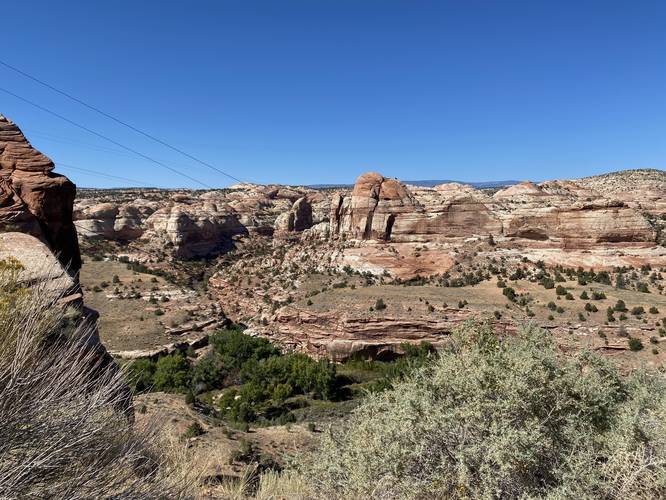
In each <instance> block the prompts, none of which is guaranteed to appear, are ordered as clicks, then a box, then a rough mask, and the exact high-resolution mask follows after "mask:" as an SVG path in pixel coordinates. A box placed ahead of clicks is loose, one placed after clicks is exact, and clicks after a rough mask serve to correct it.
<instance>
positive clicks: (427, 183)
mask: <svg viewBox="0 0 666 500" xmlns="http://www.w3.org/2000/svg"><path fill="white" fill-rule="evenodd" d="M400 182H402V183H403V184H411V185H413V186H421V187H434V186H437V185H439V184H450V183H452V182H456V183H458V184H467V185H469V186H472V187H475V188H477V189H489V188H502V187H506V186H513V185H514V184H519V183H520V181H486V182H463V181H452V180H448V179H441V180H435V179H432V180H421V181H403V180H402V179H401V180H400ZM306 187H309V188H312V189H336V188H340V189H351V188H353V187H354V185H353V184H310V185H308V186H306Z"/></svg>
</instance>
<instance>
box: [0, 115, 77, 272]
mask: <svg viewBox="0 0 666 500" xmlns="http://www.w3.org/2000/svg"><path fill="white" fill-rule="evenodd" d="M53 168H54V165H53V162H52V161H51V160H50V159H49V158H48V157H46V156H45V155H44V154H42V153H41V152H39V151H37V150H36V149H34V148H33V147H32V146H31V145H30V143H29V142H28V141H27V139H26V138H25V136H24V135H23V133H22V132H21V130H20V129H19V128H18V127H17V126H16V125H15V124H14V123H13V122H12V121H10V120H9V119H7V118H5V117H4V116H2V115H0V225H1V226H2V227H3V228H4V230H5V231H6V230H12V229H13V230H18V231H21V232H26V233H28V234H32V235H34V236H36V237H38V238H40V239H41V240H42V241H44V242H45V243H46V244H47V245H48V246H49V248H50V249H51V250H52V251H53V252H54V253H55V254H56V256H57V257H58V260H59V261H60V262H61V263H62V265H63V266H65V268H66V269H67V270H68V272H70V273H71V274H72V275H75V274H76V273H77V272H78V270H79V269H80V268H81V255H80V253H79V245H78V240H77V236H76V229H75V227H74V223H73V216H72V215H73V214H72V210H73V206H74V197H75V196H76V187H75V186H74V184H73V183H72V182H71V181H70V180H69V179H67V177H64V176H62V175H58V174H55V173H53Z"/></svg>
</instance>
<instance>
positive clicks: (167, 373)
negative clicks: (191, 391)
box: [153, 354, 191, 391]
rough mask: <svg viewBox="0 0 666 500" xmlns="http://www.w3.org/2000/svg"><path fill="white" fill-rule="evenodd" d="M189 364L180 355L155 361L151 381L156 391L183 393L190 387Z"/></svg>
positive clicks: (171, 355) (172, 355)
mask: <svg viewBox="0 0 666 500" xmlns="http://www.w3.org/2000/svg"><path fill="white" fill-rule="evenodd" d="M190 378H191V374H190V362H189V361H188V360H187V358H186V357H185V356H181V355H180V354H170V355H168V356H163V357H161V358H160V359H158V360H157V363H156V366H155V374H154V376H153V381H154V383H155V390H158V391H184V390H186V389H187V388H188V387H189V385H190Z"/></svg>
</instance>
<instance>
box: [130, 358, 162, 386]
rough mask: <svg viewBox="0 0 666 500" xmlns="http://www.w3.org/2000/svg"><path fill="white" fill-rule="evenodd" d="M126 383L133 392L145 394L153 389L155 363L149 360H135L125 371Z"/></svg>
mask: <svg viewBox="0 0 666 500" xmlns="http://www.w3.org/2000/svg"><path fill="white" fill-rule="evenodd" d="M125 372H126V374H127V382H128V383H129V385H130V387H131V388H132V390H133V391H134V392H146V391H149V390H151V389H152V387H153V383H154V382H153V376H154V375H155V362H154V361H152V360H150V359H137V360H135V361H132V362H131V363H130V364H128V365H127V368H126V369H125Z"/></svg>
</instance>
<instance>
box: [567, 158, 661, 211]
mask: <svg viewBox="0 0 666 500" xmlns="http://www.w3.org/2000/svg"><path fill="white" fill-rule="evenodd" d="M575 182H576V183H577V184H578V185H580V186H584V187H586V188H588V189H590V190H594V191H596V192H598V193H600V194H601V195H602V196H604V197H606V198H609V199H613V200H619V201H622V202H624V203H625V204H626V205H628V206H630V207H632V208H635V209H637V210H639V211H641V212H647V213H650V214H653V215H657V216H662V215H665V214H666V171H664V170H655V169H639V170H625V171H622V172H613V173H609V174H603V175H596V176H594V177H585V178H583V179H578V180H576V181H575Z"/></svg>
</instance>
